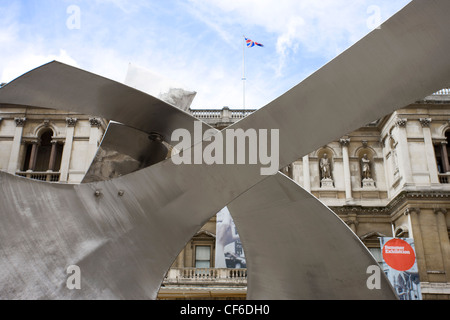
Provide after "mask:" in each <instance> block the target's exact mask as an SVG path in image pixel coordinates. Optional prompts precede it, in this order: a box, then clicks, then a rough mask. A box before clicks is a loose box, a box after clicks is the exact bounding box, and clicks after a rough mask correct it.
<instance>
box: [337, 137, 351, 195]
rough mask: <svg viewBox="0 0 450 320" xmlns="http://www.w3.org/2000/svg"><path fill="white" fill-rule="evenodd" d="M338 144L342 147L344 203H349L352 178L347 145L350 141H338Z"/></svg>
mask: <svg viewBox="0 0 450 320" xmlns="http://www.w3.org/2000/svg"><path fill="white" fill-rule="evenodd" d="M339 142H340V144H341V147H342V158H343V162H344V184H345V201H346V202H347V203H349V202H353V196H352V177H351V174H350V159H349V155H348V145H349V144H350V139H340V140H339Z"/></svg>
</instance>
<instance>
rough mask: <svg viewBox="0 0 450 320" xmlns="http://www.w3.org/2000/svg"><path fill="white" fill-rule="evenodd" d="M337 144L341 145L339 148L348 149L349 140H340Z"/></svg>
mask: <svg viewBox="0 0 450 320" xmlns="http://www.w3.org/2000/svg"><path fill="white" fill-rule="evenodd" d="M339 143H340V144H341V146H343V147H348V145H349V144H350V139H340V140H339Z"/></svg>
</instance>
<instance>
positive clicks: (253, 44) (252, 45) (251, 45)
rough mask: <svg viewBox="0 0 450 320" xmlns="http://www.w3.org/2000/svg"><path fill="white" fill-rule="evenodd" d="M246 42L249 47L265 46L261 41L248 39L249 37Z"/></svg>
mask: <svg viewBox="0 0 450 320" xmlns="http://www.w3.org/2000/svg"><path fill="white" fill-rule="evenodd" d="M245 42H246V43H247V47H249V48H251V47H254V46H258V47H264V46H263V45H262V44H261V43H258V42H255V41H253V40H250V39H247V38H245Z"/></svg>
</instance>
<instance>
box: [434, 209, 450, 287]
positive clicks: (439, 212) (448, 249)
mask: <svg viewBox="0 0 450 320" xmlns="http://www.w3.org/2000/svg"><path fill="white" fill-rule="evenodd" d="M434 213H435V214H436V219H437V228H438V233H439V242H440V245H441V254H442V262H443V264H444V270H445V276H446V281H447V282H450V240H449V238H448V231H447V230H448V229H447V228H448V227H447V221H446V219H445V215H446V214H447V210H446V209H441V208H438V209H434Z"/></svg>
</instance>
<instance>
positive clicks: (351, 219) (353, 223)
mask: <svg viewBox="0 0 450 320" xmlns="http://www.w3.org/2000/svg"><path fill="white" fill-rule="evenodd" d="M356 217H357V216H356V214H349V215H348V219H347V221H346V223H347V225H348V226H349V227H350V229H352V231H353V233H355V234H356V228H357V227H358V224H359V222H358V220H357V218H356Z"/></svg>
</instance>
